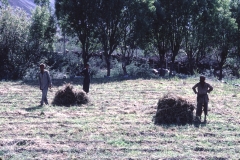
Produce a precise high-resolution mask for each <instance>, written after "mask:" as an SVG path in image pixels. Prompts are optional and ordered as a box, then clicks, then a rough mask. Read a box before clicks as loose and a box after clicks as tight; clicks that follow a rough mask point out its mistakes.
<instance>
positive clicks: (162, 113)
mask: <svg viewBox="0 0 240 160" xmlns="http://www.w3.org/2000/svg"><path fill="white" fill-rule="evenodd" d="M193 110H194V105H193V104H191V103H190V102H188V101H187V100H185V99H183V98H182V97H179V96H174V95H173V94H167V95H165V96H163V97H162V98H161V99H159V101H158V107H157V113H156V116H155V124H186V123H192V122H193Z"/></svg>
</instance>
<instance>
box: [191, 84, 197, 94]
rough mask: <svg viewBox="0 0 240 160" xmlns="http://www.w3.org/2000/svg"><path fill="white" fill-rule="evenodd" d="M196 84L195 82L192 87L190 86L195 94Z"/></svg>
mask: <svg viewBox="0 0 240 160" xmlns="http://www.w3.org/2000/svg"><path fill="white" fill-rule="evenodd" d="M197 86H198V84H195V85H194V86H193V87H192V90H193V92H194V93H195V94H197V91H196V88H197Z"/></svg>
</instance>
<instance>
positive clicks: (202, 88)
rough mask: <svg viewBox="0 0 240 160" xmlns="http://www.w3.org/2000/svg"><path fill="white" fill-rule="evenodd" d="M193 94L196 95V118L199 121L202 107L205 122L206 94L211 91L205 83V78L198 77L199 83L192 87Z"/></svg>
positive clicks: (210, 87) (207, 99)
mask: <svg viewBox="0 0 240 160" xmlns="http://www.w3.org/2000/svg"><path fill="white" fill-rule="evenodd" d="M196 88H197V91H196ZM192 89H193V91H194V93H195V94H197V110H196V117H197V119H198V120H201V115H202V107H204V109H203V110H204V121H205V122H206V116H207V112H208V101H209V98H208V93H210V92H211V91H212V90H213V87H212V86H211V85H210V84H208V83H206V82H205V77H204V76H200V82H199V83H197V84H195V85H194V86H193V87H192Z"/></svg>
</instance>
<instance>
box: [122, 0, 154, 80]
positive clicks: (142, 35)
mask: <svg viewBox="0 0 240 160" xmlns="http://www.w3.org/2000/svg"><path fill="white" fill-rule="evenodd" d="M152 4H153V1H138V0H132V1H125V8H124V11H123V12H124V18H123V20H122V22H121V23H120V28H121V29H122V34H121V35H120V37H119V38H120V39H119V48H120V49H121V57H122V58H121V60H122V69H123V73H124V75H127V68H126V67H127V65H129V64H131V62H132V59H133V55H134V53H135V52H137V50H138V49H144V46H145V45H146V44H148V40H149V39H148V38H149V37H148V36H147V35H148V33H149V32H150V31H149V28H150V25H151V18H150V17H151V16H152V11H151V6H152ZM126 24H127V25H126Z"/></svg>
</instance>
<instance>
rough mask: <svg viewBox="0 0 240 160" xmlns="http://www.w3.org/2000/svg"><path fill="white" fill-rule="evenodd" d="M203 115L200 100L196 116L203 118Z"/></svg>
mask: <svg viewBox="0 0 240 160" xmlns="http://www.w3.org/2000/svg"><path fill="white" fill-rule="evenodd" d="M201 115H202V103H200V102H198V103H197V110H196V116H197V117H199V118H200V119H201Z"/></svg>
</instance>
